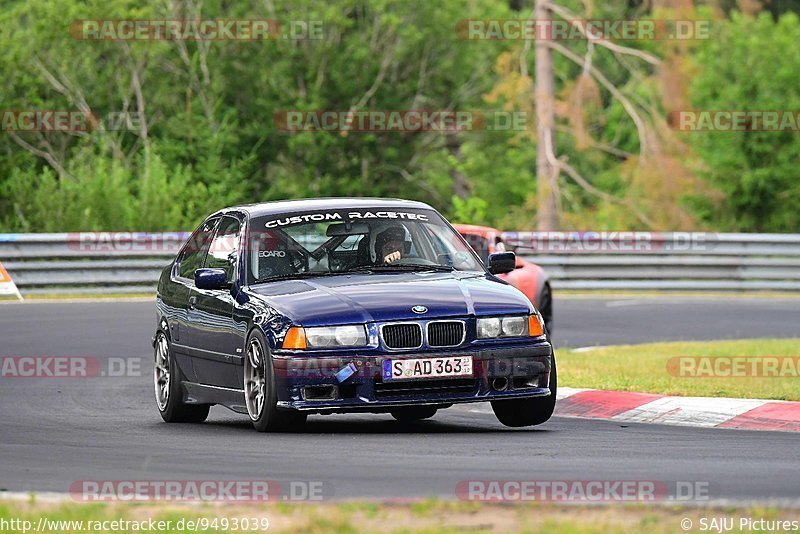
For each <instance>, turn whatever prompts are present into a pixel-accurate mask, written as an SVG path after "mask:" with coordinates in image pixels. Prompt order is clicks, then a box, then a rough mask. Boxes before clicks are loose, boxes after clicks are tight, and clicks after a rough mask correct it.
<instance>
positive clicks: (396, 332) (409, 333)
mask: <svg viewBox="0 0 800 534" xmlns="http://www.w3.org/2000/svg"><path fill="white" fill-rule="evenodd" d="M381 335H382V336H383V343H384V344H385V345H386V346H387V347H388V348H390V349H416V348H418V347H421V346H422V327H421V326H420V325H419V324H417V323H401V324H387V325H384V326H383V328H382V329H381Z"/></svg>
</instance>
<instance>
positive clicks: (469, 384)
mask: <svg viewBox="0 0 800 534" xmlns="http://www.w3.org/2000/svg"><path fill="white" fill-rule="evenodd" d="M477 390H478V379H477V378H455V379H453V378H450V379H444V380H439V379H434V380H413V381H405V380H398V381H396V382H395V381H389V382H376V383H375V398H376V399H385V398H388V397H413V396H419V395H430V394H434V395H435V394H442V393H447V394H462V395H465V394H467V395H468V394H470V393H475V392H476V391H477Z"/></svg>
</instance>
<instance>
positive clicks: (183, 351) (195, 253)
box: [162, 217, 219, 382]
mask: <svg viewBox="0 0 800 534" xmlns="http://www.w3.org/2000/svg"><path fill="white" fill-rule="evenodd" d="M218 222H219V217H214V218H211V219H208V220H206V221H204V222H203V223H202V224H201V225H200V226H199V227H198V228H197V229H196V230H195V231H194V233H193V234H192V236H191V237H190V238H189V240H188V241H187V242H186V244H185V245H184V246H183V249H182V250H181V252H180V253H179V254H178V258H177V260H176V261H175V265H174V267H173V269H172V275H171V277H170V284H169V291H168V292H167V293H168V294H167V295H163V296H162V297H163V298H164V299H165V304H166V305H168V306H169V308H170V310H171V314H170V316H169V317H168V324H169V333H170V338H171V340H172V348H173V352H174V354H175V358H176V360H177V362H178V366H179V367H180V369H181V371H183V374H184V375H186V378H187V379H188V380H189V381H191V382H195V381H196V376H195V372H194V365H193V362H192V360H193V358H192V354H191V351H190V348H189V345H188V339H189V337H190V333H191V332H190V322H189V297H190V295H191V292H192V289H194V272H195V270H197V269H199V268H200V267H202V266H203V263H204V262H205V260H206V254H207V253H208V249H209V246H210V245H211V239H212V237H213V236H214V231H215V230H216V226H217V223H218Z"/></svg>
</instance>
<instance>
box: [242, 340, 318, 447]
mask: <svg viewBox="0 0 800 534" xmlns="http://www.w3.org/2000/svg"><path fill="white" fill-rule="evenodd" d="M266 346H267V345H266V343H265V341H264V337H263V335H261V333H260V332H258V331H254V332H253V333H252V334H251V335H250V338H249V339H248V340H247V354H246V356H245V358H244V400H245V405H246V406H247V413H248V415H249V416H250V421H252V423H253V426H254V427H255V429H256V430H258V431H259V432H275V431H280V430H289V429H291V428H293V427H297V426H300V425H302V424H303V423H305V422H306V414H304V413H302V412H298V411H289V410H280V409H278V391H277V387H276V385H275V372H274V367H273V365H272V357H271V356H270V355H269V353H268V352H267V350H266Z"/></svg>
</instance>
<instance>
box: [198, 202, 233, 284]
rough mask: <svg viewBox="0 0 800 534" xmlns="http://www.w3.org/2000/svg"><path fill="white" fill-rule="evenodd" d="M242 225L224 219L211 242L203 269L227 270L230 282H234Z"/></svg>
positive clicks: (228, 218) (229, 218)
mask: <svg viewBox="0 0 800 534" xmlns="http://www.w3.org/2000/svg"><path fill="white" fill-rule="evenodd" d="M240 237H241V224H240V223H239V221H237V220H236V219H233V218H231V217H223V218H222V220H221V221H220V223H219V226H218V227H217V233H216V234H214V239H213V240H212V241H211V247H210V248H209V249H208V255H207V256H206V261H205V264H204V265H203V267H206V268H208V269H225V272H226V273H227V275H228V280H233V274H234V270H235V267H236V258H237V257H238V254H239V239H240Z"/></svg>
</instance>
